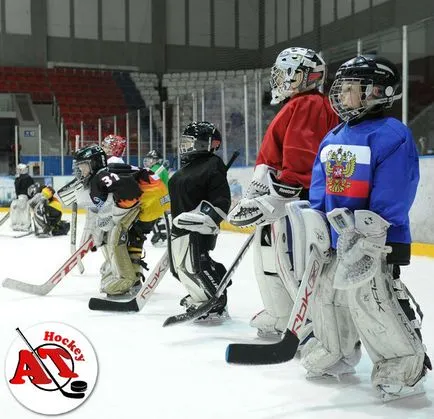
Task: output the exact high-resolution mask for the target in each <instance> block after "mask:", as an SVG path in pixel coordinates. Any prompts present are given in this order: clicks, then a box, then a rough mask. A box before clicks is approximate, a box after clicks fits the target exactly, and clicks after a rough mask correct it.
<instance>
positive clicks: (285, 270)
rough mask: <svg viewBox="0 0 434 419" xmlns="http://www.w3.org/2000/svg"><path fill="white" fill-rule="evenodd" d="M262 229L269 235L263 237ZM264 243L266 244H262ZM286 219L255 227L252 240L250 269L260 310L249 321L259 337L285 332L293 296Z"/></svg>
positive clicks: (295, 285)
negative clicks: (257, 294)
mask: <svg viewBox="0 0 434 419" xmlns="http://www.w3.org/2000/svg"><path fill="white" fill-rule="evenodd" d="M264 229H269V233H270V234H266V235H265V237H264V234H263V233H264ZM263 241H266V242H268V243H263ZM289 245H291V243H288V234H287V229H286V220H285V219H282V220H279V221H277V222H276V223H273V224H272V225H271V228H269V227H257V229H256V232H255V238H254V244H253V246H254V247H253V249H254V268H255V277H256V280H257V282H258V286H259V291H260V293H261V297H262V301H263V304H264V309H265V310H263V311H261V312H260V313H258V314H256V315H255V316H254V317H253V318H252V320H251V321H250V325H251V326H252V327H256V328H257V329H258V334H259V335H260V336H263V337H267V336H271V335H276V334H279V333H281V332H283V331H284V330H285V327H286V325H287V323H288V319H289V315H290V314H291V310H292V307H293V304H294V301H293V299H294V295H296V293H297V284H296V282H295V281H294V278H293V275H292V271H291V269H292V266H291V262H290V259H289V254H288V252H289V249H288V246H289Z"/></svg>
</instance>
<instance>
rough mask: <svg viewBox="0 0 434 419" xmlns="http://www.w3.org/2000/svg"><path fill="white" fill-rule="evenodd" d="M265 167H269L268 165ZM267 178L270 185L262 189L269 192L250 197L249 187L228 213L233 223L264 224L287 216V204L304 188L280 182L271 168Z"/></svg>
mask: <svg viewBox="0 0 434 419" xmlns="http://www.w3.org/2000/svg"><path fill="white" fill-rule="evenodd" d="M261 166H263V165H261ZM265 167H267V168H268V166H265ZM268 169H270V168H268ZM255 172H256V170H255ZM266 178H267V184H268V187H267V188H262V189H263V190H265V189H267V192H266V193H265V194H262V195H258V194H256V196H255V195H253V197H249V195H252V194H251V193H249V190H250V189H251V188H250V187H249V190H248V191H247V194H246V196H245V197H244V198H243V199H241V200H240V202H238V204H237V205H236V206H235V207H234V208H233V209H232V211H231V212H230V213H229V215H228V220H229V222H230V223H231V224H233V225H235V226H239V227H247V226H250V225H253V224H256V225H258V226H262V225H267V224H271V223H274V222H275V221H277V220H279V219H280V218H282V217H285V215H286V212H285V204H287V203H288V202H290V201H294V200H298V199H299V198H298V195H299V194H300V192H301V191H302V189H303V188H302V187H301V186H300V187H294V186H290V185H286V184H284V183H282V182H280V181H279V180H278V179H277V178H276V176H275V174H274V173H273V171H271V170H268V171H267V173H266ZM256 183H257V182H256ZM252 184H253V182H252ZM252 184H251V186H252ZM261 185H264V183H261ZM255 191H258V189H255Z"/></svg>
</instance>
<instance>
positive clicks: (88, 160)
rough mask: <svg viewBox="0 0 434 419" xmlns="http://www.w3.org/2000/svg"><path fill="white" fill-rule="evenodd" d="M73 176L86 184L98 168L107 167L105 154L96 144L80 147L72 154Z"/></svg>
mask: <svg viewBox="0 0 434 419" xmlns="http://www.w3.org/2000/svg"><path fill="white" fill-rule="evenodd" d="M72 164H73V171H74V174H75V177H76V178H77V179H79V180H82V181H83V183H84V184H87V183H88V182H89V180H90V179H91V178H92V177H93V176H94V175H95V174H96V173H98V172H99V171H100V170H102V169H105V168H106V167H107V155H106V154H105V152H104V150H103V149H102V148H101V147H100V146H98V145H91V146H88V147H84V148H81V149H80V150H78V151H76V152H75V153H74V155H73V163H72Z"/></svg>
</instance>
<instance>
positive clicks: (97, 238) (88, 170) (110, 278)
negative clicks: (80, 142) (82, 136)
mask: <svg viewBox="0 0 434 419" xmlns="http://www.w3.org/2000/svg"><path fill="white" fill-rule="evenodd" d="M74 167H75V172H76V177H77V179H78V180H79V181H80V182H82V184H83V186H84V192H85V193H87V195H88V200H87V203H86V202H85V201H81V202H79V204H80V205H85V206H87V207H88V215H87V219H86V226H85V229H84V233H83V238H82V241H85V240H86V239H87V238H88V237H89V236H90V235H92V237H93V238H94V242H95V246H96V247H97V248H99V247H103V252H104V254H105V259H106V260H107V261H109V264H108V268H105V269H103V271H102V279H101V291H102V292H104V293H106V294H108V295H119V294H125V293H127V292H128V291H129V290H130V289H131V287H133V286H134V285H135V284H136V283H140V279H142V277H143V274H142V268H143V267H145V266H146V264H145V263H144V262H143V261H142V246H143V242H144V240H145V238H146V237H145V236H146V234H147V233H149V232H150V231H151V229H152V225H153V223H154V222H155V220H156V219H157V218H159V217H161V215H162V213H163V212H164V211H165V210H166V209H167V202H168V196H167V189H166V187H165V185H164V184H163V183H162V182H161V180H160V179H158V177H157V176H154V175H152V173H151V172H149V171H147V170H145V169H142V170H135V169H133V168H132V166H129V165H126V164H123V165H122V164H117V165H116V164H114V165H111V166H110V168H109V167H108V165H107V156H106V154H105V153H104V150H103V149H102V148H101V147H99V146H89V147H85V148H83V149H80V150H78V151H77V152H76V153H75V154H74ZM80 197H81V199H83V198H82V197H83V193H80Z"/></svg>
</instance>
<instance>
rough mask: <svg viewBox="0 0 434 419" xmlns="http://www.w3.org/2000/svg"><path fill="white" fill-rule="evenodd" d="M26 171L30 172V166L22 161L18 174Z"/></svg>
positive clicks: (23, 173)
mask: <svg viewBox="0 0 434 419" xmlns="http://www.w3.org/2000/svg"><path fill="white" fill-rule="evenodd" d="M26 173H29V166H27V164H24V163H20V164H18V165H17V175H25V174H26Z"/></svg>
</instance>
